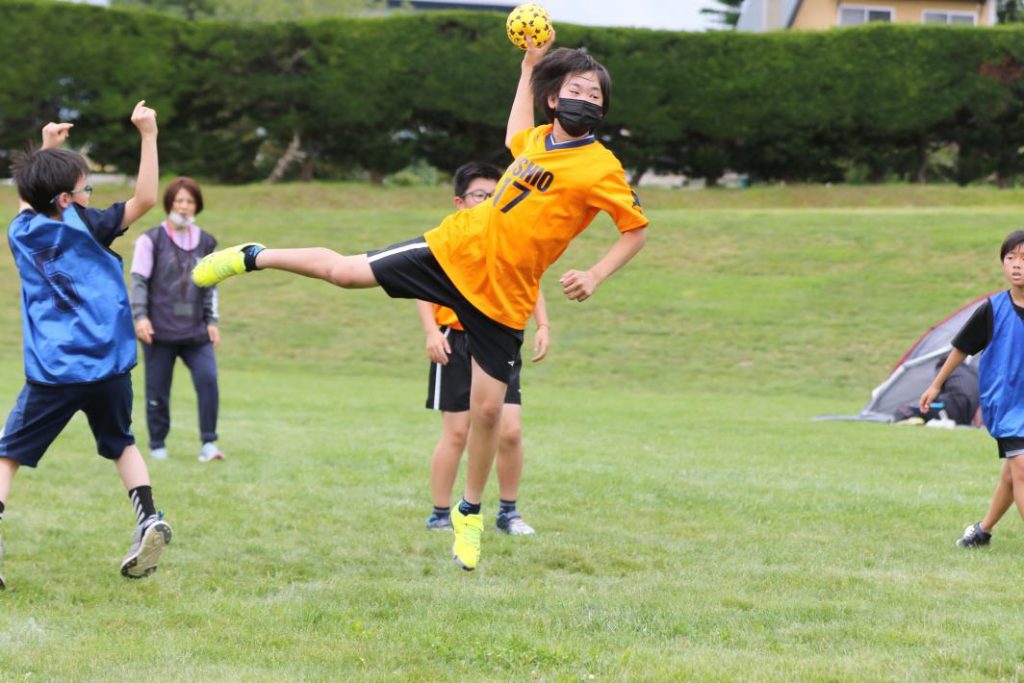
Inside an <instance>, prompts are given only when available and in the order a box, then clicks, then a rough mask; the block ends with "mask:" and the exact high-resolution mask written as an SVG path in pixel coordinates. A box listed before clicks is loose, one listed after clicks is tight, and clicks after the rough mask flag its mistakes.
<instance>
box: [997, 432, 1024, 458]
mask: <svg viewBox="0 0 1024 683" xmlns="http://www.w3.org/2000/svg"><path fill="white" fill-rule="evenodd" d="M996 446H998V448H999V457H1000V458H1016V457H1017V456H1018V455H1024V438H1021V437H1019V436H1007V437H996Z"/></svg>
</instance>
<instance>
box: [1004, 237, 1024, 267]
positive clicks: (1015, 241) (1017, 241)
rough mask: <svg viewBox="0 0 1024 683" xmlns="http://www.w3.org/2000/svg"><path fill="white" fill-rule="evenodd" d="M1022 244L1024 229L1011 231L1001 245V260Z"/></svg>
mask: <svg viewBox="0 0 1024 683" xmlns="http://www.w3.org/2000/svg"><path fill="white" fill-rule="evenodd" d="M1022 244H1024V230H1014V231H1013V232H1011V233H1010V234H1009V235H1007V236H1006V239H1005V240H1003V246H1001V247H999V260H1000V261H1002V260H1003V259H1005V258H1006V255H1007V254H1009V253H1010V252H1011V251H1013V250H1014V249H1016V248H1017V247H1019V246H1020V245H1022Z"/></svg>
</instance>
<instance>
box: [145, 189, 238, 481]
mask: <svg viewBox="0 0 1024 683" xmlns="http://www.w3.org/2000/svg"><path fill="white" fill-rule="evenodd" d="M164 210H165V211H167V220H165V221H163V222H162V223H161V224H160V225H158V226H156V227H155V228H152V229H150V230H148V231H147V232H145V233H144V234H142V235H140V236H139V238H138V239H137V240H136V241H135V254H134V256H133V257H132V273H131V292H130V295H131V302H132V315H133V316H134V318H135V333H136V335H137V336H138V337H139V340H140V341H141V342H142V354H143V358H144V359H145V365H146V426H147V427H148V428H149V448H150V456H151V457H153V458H155V459H157V460H163V459H165V458H167V446H166V443H165V440H166V439H167V432H168V431H169V430H170V427H171V413H170V398H171V379H172V376H173V373H174V363H175V361H176V360H177V359H178V358H179V357H180V358H181V359H182V360H183V361H184V362H185V365H186V366H187V367H188V369H189V371H190V372H191V373H192V384H193V385H194V386H195V389H196V395H197V397H198V403H199V439H200V443H202V446H201V447H200V449H199V462H210V461H211V460H220V459H222V458H223V457H224V454H223V453H222V452H221V450H220V449H219V448H218V447H217V444H216V441H217V410H218V407H219V404H220V397H219V393H218V390H217V361H216V358H215V357H214V353H213V350H214V349H215V348H216V347H217V346H218V345H219V344H220V333H219V332H218V330H217V318H218V314H217V288H216V287H209V288H200V287H197V286H196V285H195V284H193V283H192V279H191V277H190V275H191V273H192V268H193V267H194V266H195V264H196V263H197V262H198V261H199V259H201V258H202V257H204V256H206V255H207V254H209V253H210V252H212V251H214V250H215V249H216V248H217V240H215V239H214V238H213V237H212V236H211V235H210V234H209V233H207V232H205V231H203V230H201V229H200V228H199V226H197V225H196V224H195V218H196V216H197V215H198V214H199V213H200V212H201V211H202V210H203V194H202V192H201V191H200V189H199V185H198V184H197V183H196V182H195V181H194V180H192V179H191V178H185V177H181V178H175V179H174V180H172V181H171V183H170V185H168V186H167V191H166V192H164Z"/></svg>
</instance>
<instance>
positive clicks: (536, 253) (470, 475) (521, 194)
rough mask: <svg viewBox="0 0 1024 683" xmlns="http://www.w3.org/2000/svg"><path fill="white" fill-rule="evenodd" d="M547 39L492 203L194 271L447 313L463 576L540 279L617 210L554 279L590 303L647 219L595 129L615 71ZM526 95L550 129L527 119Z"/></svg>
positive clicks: (522, 97) (516, 117)
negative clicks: (582, 261) (360, 242)
mask: <svg viewBox="0 0 1024 683" xmlns="http://www.w3.org/2000/svg"><path fill="white" fill-rule="evenodd" d="M553 42H554V41H553V40H552V41H550V42H548V43H547V44H545V45H544V46H542V47H535V46H533V45H531V46H530V47H529V48H528V49H527V50H526V54H525V56H524V57H523V62H522V68H521V72H520V76H519V85H518V87H517V89H516V95H515V100H514V101H513V103H512V110H511V112H510V114H509V118H508V127H507V130H506V138H505V143H506V145H507V146H508V147H509V149H510V150H511V152H512V154H513V155H514V156H515V157H516V158H515V161H513V162H512V165H511V166H509V167H508V169H507V170H506V171H505V174H504V175H503V176H502V180H501V182H500V183H499V184H498V189H497V192H496V194H495V196H494V198H493V199H492V200H491V201H489V202H484V203H482V204H480V205H478V206H476V207H474V208H472V209H468V210H465V211H457V212H456V213H453V214H451V215H449V216H448V217H447V218H445V219H444V220H443V221H442V222H441V224H440V225H439V226H438V227H436V228H434V229H433V230H430V231H429V232H427V233H426V234H425V235H423V236H422V237H418V238H415V239H412V240H408V241H406V242H402V243H399V244H395V245H392V246H390V247H388V248H386V249H382V250H379V251H371V252H368V253H365V254H357V255H350V256H343V255H341V254H339V253H337V252H334V251H332V250H330V249H325V248H321V247H313V248H304V249H266V248H264V247H263V245H260V244H253V243H249V244H241V245H238V246H235V247H230V248H228V249H223V250H221V251H219V252H214V253H213V254H210V255H209V256H207V257H206V258H204V259H203V260H202V261H200V262H199V264H198V265H197V266H196V268H195V270H194V271H193V274H192V277H193V279H194V280H195V282H196V284H198V285H199V286H201V287H210V286H212V285H215V284H217V283H218V282H221V281H222V280H225V279H227V278H229V277H231V276H233V275H239V274H241V273H245V272H249V271H253V270H260V269H274V270H284V271H287V272H290V273H296V274H298V275H304V276H306V277H312V278H318V279H321V280H325V281H327V282H329V283H331V284H333V285H336V286H338V287H343V288H346V289H360V288H366V287H378V286H379V287H383V288H384V290H385V291H386V292H387V294H388V295H389V296H391V297H399V298H410V299H423V300H425V301H432V302H434V303H438V304H441V305H443V306H447V307H449V308H451V309H453V310H454V311H455V313H456V315H458V317H459V320H460V321H462V325H463V327H464V328H465V330H466V335H467V339H468V341H469V348H470V354H471V356H472V358H473V370H472V372H473V377H472V390H471V393H470V400H469V402H470V407H469V413H470V429H469V437H468V442H467V450H468V451H469V462H468V465H467V468H466V485H465V489H464V493H463V498H462V501H461V502H460V503H459V505H458V507H457V508H456V509H455V510H453V511H452V515H451V517H452V526H453V528H454V531H455V542H454V544H453V547H452V554H453V556H454V559H455V562H456V564H458V565H459V566H460V567H462V568H463V569H465V570H467V571H469V570H473V569H475V568H476V566H477V564H478V563H479V561H480V540H481V539H480V537H481V533H482V531H483V518H482V516H481V514H480V500H481V498H482V496H483V491H484V486H485V484H486V483H487V477H488V475H489V474H490V470H491V464H492V462H493V460H494V455H495V452H496V449H497V443H498V434H499V423H500V419H501V409H502V403H503V401H504V398H505V391H506V386H507V384H508V381H509V377H510V375H511V371H512V367H513V365H514V364H515V359H516V356H517V355H518V353H519V347H520V346H521V345H522V341H523V329H524V327H525V326H526V321H527V319H528V318H529V316H530V314H531V313H532V311H533V309H534V305H535V303H536V300H537V293H538V292H539V291H540V279H541V276H542V275H543V274H544V271H545V270H547V268H548V267H549V266H551V264H553V263H554V262H555V261H556V260H557V259H558V257H559V256H561V255H562V252H564V251H565V249H566V247H568V246H569V242H571V241H572V239H573V238H574V237H575V236H576V235H578V234H579V233H580V232H582V231H583V230H584V229H585V228H586V227H587V226H588V225H590V222H591V221H592V220H593V219H594V217H595V216H596V215H597V214H598V213H599V212H600V211H606V212H607V213H608V214H609V215H610V216H611V218H612V220H613V221H614V222H615V224H616V226H617V227H618V230H619V237H618V239H617V240H616V242H615V243H614V244H613V245H612V247H611V248H610V249H609V250H608V252H607V253H606V254H605V255H604V256H603V257H602V258H601V259H600V260H598V262H597V263H595V264H594V265H592V266H591V267H590V268H589V269H587V270H576V269H570V270H567V271H566V272H565V273H563V274H562V276H561V278H559V283H560V284H561V285H562V291H563V292H564V293H565V295H566V296H567V297H568V298H569V299H570V300H572V301H586V300H587V299H589V298H590V297H591V296H592V295H593V294H594V291H595V290H596V289H597V287H598V286H599V285H600V284H601V283H602V282H603V281H604V280H605V279H607V278H608V277H609V276H611V275H612V274H613V273H614V272H615V271H617V270H618V269H619V268H621V267H622V266H624V265H625V264H626V263H628V262H629V260H630V259H632V258H633V257H634V256H635V255H636V254H637V252H639V251H640V249H641V248H642V247H643V245H644V240H645V238H646V228H647V223H648V221H647V218H646V217H644V214H643V210H642V209H641V207H640V202H639V199H638V198H637V196H636V194H635V193H634V192H632V191H631V189H630V187H629V184H628V183H627V181H626V175H625V172H624V171H623V169H622V164H621V163H620V162H619V160H618V159H616V158H615V155H613V154H612V153H611V152H610V151H608V150H607V149H605V147H604V146H603V145H602V144H601V143H600V142H598V140H597V139H596V138H595V137H594V135H593V130H594V128H595V127H596V126H597V124H598V123H599V122H600V121H601V118H602V117H603V116H604V114H605V113H607V111H608V105H609V104H610V101H611V78H610V77H609V75H608V72H607V71H606V70H605V68H604V67H603V66H601V65H600V64H599V63H598V62H597V61H596V60H595V59H594V58H593V57H591V56H590V55H588V54H587V53H586V52H583V51H582V50H571V49H565V48H562V49H559V50H555V51H554V52H551V53H550V54H548V49H549V48H550V46H551V43H553ZM534 103H536V105H537V106H538V107H539V108H541V109H543V111H544V113H545V116H546V118H547V120H548V121H549V123H548V124H546V125H542V126H538V127H534V118H533V106H534Z"/></svg>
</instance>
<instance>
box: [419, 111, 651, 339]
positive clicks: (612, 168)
mask: <svg viewBox="0 0 1024 683" xmlns="http://www.w3.org/2000/svg"><path fill="white" fill-rule="evenodd" d="M551 129H552V127H551V125H544V126H538V127H536V128H528V129H526V130H524V131H520V132H519V133H517V134H516V135H515V136H514V137H513V138H512V143H511V149H512V153H513V154H514V155H515V157H516V159H515V161H513V162H512V165H511V166H509V167H508V169H507V170H506V171H505V174H504V175H503V176H502V177H501V180H500V181H498V186H497V188H496V190H495V193H494V199H493V200H491V201H489V202H483V203H481V204H478V205H477V206H475V207H473V208H472V209H467V210H464V211H458V212H456V213H453V214H452V215H450V216H448V217H447V218H445V219H444V221H442V222H441V225H439V226H438V227H436V228H434V229H433V230H431V231H430V232H428V233H426V234H425V235H424V238H425V239H426V241H427V245H428V246H429V247H430V251H431V253H432V254H433V255H434V257H435V258H436V259H437V262H438V263H439V264H440V265H441V268H442V269H443V270H444V272H445V273H446V274H447V275H448V277H449V278H451V280H452V282H453V283H454V284H455V287H456V288H458V290H459V292H460V293H461V294H462V295H463V296H464V297H466V299H467V300H468V301H469V302H470V303H471V304H473V305H474V306H476V307H477V308H478V309H479V310H480V311H481V312H483V313H484V314H485V315H487V317H489V318H491V319H492V320H495V321H497V322H499V323H501V324H503V325H506V326H508V327H512V328H514V329H517V330H521V329H523V328H525V327H526V321H527V320H528V319H529V317H530V314H531V313H532V312H533V308H534V305H535V304H536V301H537V295H538V292H539V291H540V278H541V275H543V274H544V271H545V270H547V269H548V268H549V267H550V266H551V264H552V263H554V262H555V261H557V260H558V257H559V256H561V255H562V252H564V251H565V249H566V247H568V246H569V242H571V241H572V239H573V238H574V237H576V235H578V234H580V233H581V232H582V231H583V230H584V229H585V228H586V227H587V226H588V225H590V222H591V221H593V220H594V217H595V216H596V215H597V214H598V212H599V211H607V212H608V214H609V215H611V217H612V220H613V221H615V225H616V226H617V227H618V229H619V231H620V232H627V231H629V230H636V229H637V228H643V227H646V226H647V218H646V217H645V216H644V213H643V209H641V208H640V201H639V199H638V198H637V196H636V193H634V192H633V191H632V190H631V189H630V187H629V183H628V182H626V174H625V172H624V171H623V170H622V164H620V163H619V160H618V159H616V158H615V155H614V154H612V153H611V152H610V151H608V149H607V148H606V147H605V146H604V145H602V144H601V143H600V142H598V141H597V140H596V139H595V138H594V137H593V136H588V137H586V138H583V139H582V140H575V141H571V142H566V143H561V144H558V143H555V142H554V139H553V138H552V137H551Z"/></svg>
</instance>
